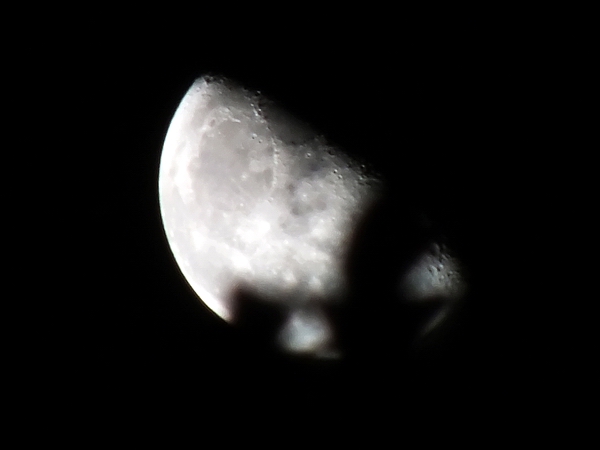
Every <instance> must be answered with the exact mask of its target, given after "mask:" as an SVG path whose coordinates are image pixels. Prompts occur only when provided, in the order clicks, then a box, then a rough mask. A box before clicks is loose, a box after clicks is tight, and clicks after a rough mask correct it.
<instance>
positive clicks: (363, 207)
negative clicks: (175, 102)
mask: <svg viewBox="0 0 600 450" xmlns="http://www.w3.org/2000/svg"><path fill="white" fill-rule="evenodd" d="M381 184H382V183H381V181H380V180H379V179H378V178H377V177H375V176H373V175H371V174H368V173H367V172H366V170H365V169H364V166H361V165H360V164H359V163H358V162H356V161H354V160H352V159H351V158H350V157H349V156H348V155H347V154H346V153H344V152H343V151H341V150H340V149H339V148H337V147H335V146H333V145H331V144H329V143H328V142H327V141H326V140H325V139H324V138H323V137H322V136H319V135H318V134H316V133H315V132H314V131H313V130H312V129H311V128H310V127H309V126H308V125H306V124H304V123H301V122H299V121H298V120H296V119H294V118H293V117H291V116H290V115H289V114H286V113H285V111H283V110H282V109H280V108H279V107H278V106H277V105H276V104H275V103H272V102H270V101H268V99H266V98H264V96H262V95H261V94H259V93H255V92H250V91H248V90H246V89H244V88H243V87H241V86H238V85H236V84H235V83H233V82H231V81H229V80H227V79H222V78H213V77H203V78H200V79H198V80H196V82H195V83H194V84H193V85H192V87H191V88H190V89H189V91H188V92H187V94H186V95H185V96H184V98H183V100H182V101H181V104H180V105H179V108H178V109H177V111H176V113H175V115H174V117H173V119H172V122H171V124H170V127H169V130H168V132H167V135H166V139H165V143H164V148H163V153H162V157H161V163H160V174H159V196H160V207H161V213H162V217H163V223H164V227H165V231H166V235H167V239H168V242H169V244H170V246H171V249H172V252H173V254H174V257H175V259H176V261H177V263H178V265H179V267H180V269H181V271H182V273H183V275H184V276H185V278H186V279H187V281H188V282H189V284H190V285H191V286H192V288H193V289H194V291H195V292H196V293H197V294H198V296H199V297H200V299H201V300H202V301H203V302H204V303H205V304H206V305H207V306H208V307H209V308H210V309H211V310H212V311H214V312H215V313H216V314H217V315H218V316H220V317H221V318H223V319H224V320H226V321H228V322H232V323H235V322H236V320H237V317H236V304H235V302H236V293H237V292H238V290H239V289H240V288H242V289H251V290H252V292H253V294H254V295H255V296H256V297H257V298H260V299H261V301H263V302H265V303H268V304H270V305H272V306H273V307H275V308H279V309H280V310H282V311H283V312H284V314H283V316H284V320H283V322H282V323H281V326H280V329H279V331H278V334H277V335H276V336H275V339H276V340H277V342H278V343H279V346H280V347H281V348H282V349H283V350H285V351H289V352H291V353H299V354H311V355H315V356H323V357H327V356H336V355H339V349H336V348H335V344H334V341H335V339H334V334H335V327H334V325H333V324H331V323H329V322H328V319H327V316H326V314H324V311H323V309H322V308H323V307H324V306H325V305H328V304H332V303H340V302H343V301H344V299H345V298H346V297H347V296H348V289H349V280H347V279H346V278H347V275H346V270H345V263H346V261H347V258H348V252H349V251H350V245H351V240H352V237H353V232H354V231H355V229H356V227H357V225H358V223H359V221H360V220H362V219H363V216H364V214H365V211H367V209H368V208H369V206H371V205H372V204H373V202H375V201H376V200H377V199H378V198H379V197H380V195H381V191H382V189H381ZM436 264H437V265H436ZM458 266H459V263H458V262H457V261H456V260H455V259H453V258H452V257H450V256H448V253H447V252H445V251H444V250H443V249H441V248H439V247H436V248H432V249H431V250H428V251H426V252H424V254H423V257H422V259H420V260H417V261H415V264H414V267H413V268H412V269H411V270H409V271H408V273H406V274H404V276H403V277H402V276H401V275H402V274H399V283H400V290H401V292H402V293H403V295H404V296H405V297H406V299H407V301H419V300H423V299H425V300H426V299H427V298H429V297H431V296H432V295H436V296H438V297H439V295H441V296H442V297H444V296H445V297H447V298H448V300H449V301H454V300H456V299H457V298H459V297H460V296H461V295H462V292H463V287H462V279H461V278H460V277H459V272H458V270H457V268H458ZM432 267H434V269H431V268H432ZM438 267H439V269H437V268H438ZM432 270H433V272H432Z"/></svg>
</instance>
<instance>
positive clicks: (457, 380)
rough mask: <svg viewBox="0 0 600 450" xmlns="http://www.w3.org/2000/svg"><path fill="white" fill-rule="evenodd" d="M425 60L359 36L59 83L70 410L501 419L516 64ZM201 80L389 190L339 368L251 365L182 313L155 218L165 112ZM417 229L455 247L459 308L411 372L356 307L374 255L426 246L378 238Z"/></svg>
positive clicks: (225, 337) (374, 283)
mask: <svg viewBox="0 0 600 450" xmlns="http://www.w3.org/2000/svg"><path fill="white" fill-rule="evenodd" d="M430 44H431V43H424V42H420V43H417V42H416V41H410V42H408V43H407V42H404V43H400V44H398V43H397V42H396V41H390V40H387V38H385V39H382V40H381V41H377V42H372V41H367V40H364V39H362V38H360V37H359V38H356V39H353V40H347V39H342V38H340V39H339V40H336V39H332V40H331V41H327V44H326V45H325V44H323V42H317V43H312V42H306V41H303V42H302V43H300V44H291V43H289V45H287V44H286V46H284V47H281V46H273V47H272V48H270V47H260V50H255V49H253V48H250V47H249V48H248V49H241V50H240V49H239V48H237V49H230V48H228V47H227V46H223V47H220V48H219V49H218V51H214V52H211V53H207V52H206V51H202V49H201V48H200V47H199V48H197V49H195V51H191V52H190V51H186V52H181V51H176V50H175V48H177V47H169V46H163V47H161V46H156V47H154V46H150V48H149V47H148V46H138V45H137V44H132V45H131V47H127V48H125V49H119V51H115V50H114V47H109V48H105V47H104V46H103V45H98V46H97V47H94V49H93V52H92V53H93V57H92V58H89V59H87V58H86V59H85V60H84V61H81V64H80V65H77V70H76V72H75V74H76V75H73V77H74V78H75V79H76V80H75V81H73V83H72V85H71V86H70V87H71V88H72V87H73V86H75V87H76V89H75V90H78V91H79V92H80V93H79V94H77V95H75V96H74V99H73V103H72V107H71V109H70V111H69V113H68V115H67V119H68V118H71V119H72V120H74V121H75V123H77V125H78V127H79V130H80V132H81V136H84V137H85V138H86V140H85V141H82V142H90V145H89V146H87V145H83V146H82V148H81V155H82V156H81V157H80V158H81V159H80V160H79V164H80V165H81V167H84V168H85V170H83V171H81V172H80V173H81V175H80V177H81V179H78V180H77V182H76V186H83V189H79V188H78V187H74V186H71V187H70V188H69V194H68V198H70V199H72V203H70V205H69V208H71V209H72V210H73V212H75V215H76V216H77V223H78V224H79V225H78V226H77V227H76V232H75V234H76V236H77V239H76V240H77V241H78V242H76V245H77V247H78V248H77V250H76V253H75V254H76V256H75V257H74V258H73V266H74V268H73V270H72V272H71V273H70V279H71V280H73V281H72V283H73V284H74V285H75V286H76V289H77V297H78V299H79V301H80V303H79V304H78V306H77V307H75V308H74V310H72V311H70V312H69V317H70V319H69V320H70V322H71V323H72V324H73V325H74V330H76V331H72V332H69V334H68V336H67V340H68V341H69V346H75V347H76V348H77V351H76V352H73V354H71V353H70V354H69V355H70V356H69V358H70V359H71V361H70V364H72V365H74V366H75V367H77V369H76V370H75V371H74V372H72V373H70V374H69V375H65V376H66V378H67V380H66V382H67V384H69V383H73V384H74V385H77V386H78V388H77V389H78V393H79V394H78V396H79V398H80V400H81V401H82V402H83V403H84V404H86V403H92V404H93V403H94V402H106V401H107V399H109V400H110V402H111V404H116V405H122V404H128V405H129V404H135V405H139V404H156V403H158V402H162V401H163V400H167V401H174V402H183V403H186V404H189V405H194V404H206V402H210V403H211V405H213V404H214V405H216V404H219V403H222V404H223V405H226V406H227V407H231V408H240V407H243V405H249V404H253V403H260V404H262V403H268V404H272V403H275V404H278V405H279V408H280V409H279V410H282V411H290V410H293V409H294V408H296V406H297V405H300V406H298V407H302V408H304V407H308V406H307V405H312V406H310V407H311V408H312V409H315V410H317V411H320V413H322V414H329V413H333V412H334V411H335V412H336V413H338V414H339V413H340V412H342V411H345V414H352V413H351V412H348V411H351V410H352V409H350V410H346V409H345V408H346V406H348V405H356V404H359V403H360V404H362V403H366V404H371V405H376V404H379V403H381V402H383V403H398V402H403V404H405V405H411V407H413V406H414V407H416V406H417V405H420V406H419V407H423V408H428V407H429V406H427V405H436V407H439V406H442V407H443V408H450V406H448V405H453V404H456V403H455V402H456V401H457V400H460V401H461V402H468V403H469V404H470V405H471V406H477V407H486V408H487V407H488V406H485V405H489V404H492V403H495V402H500V401H506V398H507V395H508V396H509V395H510V392H512V391H511V389H512V387H511V386H514V383H518V381H515V380H517V379H518V377H517V375H516V374H517V373H518V372H519V364H520V362H521V361H522V359H523V357H524V356H523V354H524V352H523V351H522V350H519V351H517V345H516V344H517V342H519V338H518V336H520V335H521V334H522V330H521V328H519V325H518V324H517V323H515V322H516V321H515V318H514V315H513V314H514V309H513V307H514V301H515V299H514V293H513V298H512V299H511V302H510V303H507V299H506V287H505V286H506V281H507V280H508V278H509V277H508V276H507V275H506V264H507V263H510V260H511V258H513V257H514V255H511V254H508V253H509V252H508V249H507V248H506V247H505V246H504V243H503V237H502V235H501V234H499V232H498V230H499V229H500V228H502V225H501V223H502V222H503V221H505V220H506V217H507V214H506V213H507V211H508V209H509V208H508V206H507V205H506V196H507V193H508V192H507V191H509V190H510V184H509V186H508V187H507V183H506V179H507V178H510V179H513V180H514V179H515V175H514V173H513V172H512V167H511V166H510V161H511V158H513V157H514V155H511V154H510V153H511V151H515V150H514V146H511V145H510V144H511V143H512V142H514V141H515V136H517V135H519V134H520V133H521V129H522V128H523V126H524V125H523V121H522V119H523V116H524V115H526V114H525V113H523V111H526V110H527V108H528V100H527V98H526V97H523V95H522V93H523V91H524V90H526V86H527V85H528V83H529V80H527V77H526V76H523V75H522V74H523V73H524V72H523V69H522V67H523V66H522V61H521V60H520V59H519V58H520V56H518V55H514V54H513V55H506V54H504V52H503V51H502V49H501V48H500V47H499V46H497V44H495V43H493V42H491V41H486V42H474V41H470V43H469V45H465V44H464V43H457V42H453V43H451V44H450V43H447V44H444V43H443V42H436V43H435V45H430ZM283 48H284V49H283ZM206 73H212V74H216V75H225V76H228V77H231V78H233V79H234V80H236V81H238V82H240V83H242V84H243V85H245V86H247V87H249V88H254V89H259V90H261V91H262V92H263V93H265V95H267V96H271V97H272V98H274V99H276V100H278V101H280V102H282V103H283V104H284V105H285V106H286V107H287V108H288V109H290V110H291V111H293V112H295V113H296V114H298V115H300V116H301V117H303V118H305V119H307V120H309V121H310V122H311V123H313V124H314V125H315V126H316V127H317V128H318V129H320V130H322V131H323V132H324V133H325V134H326V135H327V136H328V137H329V138H330V139H331V140H332V141H334V142H337V143H339V144H340V145H342V146H343V147H344V148H345V149H346V150H347V151H349V152H350V153H352V154H354V155H356V156H359V157H363V158H366V159H367V160H368V161H369V162H370V163H372V164H373V166H374V168H375V169H376V170H378V171H379V172H381V173H382V174H383V176H384V179H385V180H386V183H387V185H388V187H389V191H388V195H387V197H386V200H385V202H384V204H383V205H382V206H381V208H380V210H378V211H375V212H373V214H372V215H371V216H369V217H368V218H367V221H366V223H365V225H364V229H363V231H362V233H361V234H359V237H360V238H357V242H356V250H355V253H354V255H355V259H354V260H353V261H349V262H348V263H349V270H351V271H353V272H352V273H353V275H355V277H354V279H355V280H356V281H355V283H356V285H355V286H354V288H355V292H356V297H357V299H355V302H354V303H353V305H354V306H353V309H351V311H350V312H349V313H346V315H345V316H343V317H344V320H345V322H344V323H347V324H348V325H347V328H346V329H345V333H346V334H345V336H346V339H347V345H348V346H349V349H350V354H351V358H350V359H349V360H348V361H345V362H343V363H331V362H325V363H314V362H310V361H297V360H289V359H286V358H284V357H281V356H278V355H276V354H274V353H272V352H270V351H268V349H266V348H261V346H260V345H259V343H260V336H257V333H255V332H253V331H248V330H243V329H236V328H232V327H230V326H228V325H226V324H225V323H223V322H222V321H221V320H220V319H218V318H217V317H216V316H215V315H214V314H213V313H212V312H210V311H209V310H208V309H207V308H206V307H205V306H204V305H203V304H202V303H201V302H200V301H198V299H197V297H196V295H195V294H194V292H193V291H192V290H191V288H190V287H189V286H188V285H187V282H186V281H185V279H184V278H183V276H182V275H181V273H180V272H179V270H178V268H177V266H176V264H175V262H174V259H173V257H172V254H171V253H170V249H169V247H168V243H167V241H166V238H165V235H164V232H163V228H162V223H161V218H160V211H159V206H158V195H157V194H158V192H157V182H158V165H159V158H160V153H161V148H162V143H163V140H164V137H165V133H166V131H167V128H168V125H169V122H170V120H171V117H172V115H173V113H174V112H175V109H176V108H177V106H178V104H179V101H180V100H181V98H182V97H183V95H184V94H185V92H186V91H187V89H188V88H189V86H190V85H191V83H192V82H193V81H194V79H196V78H197V77H198V76H201V75H203V74H206ZM81 80H84V81H83V83H82V81H81ZM66 84H67V85H68V84H69V82H67V83H66ZM515 105H519V106H518V107H517V106H515ZM82 116H83V118H82ZM511 149H513V150H511ZM509 168H510V175H508V173H509ZM419 212H425V213H427V214H428V215H429V216H430V217H433V218H434V219H435V223H436V224H437V225H436V228H435V229H434V230H433V231H431V233H433V234H435V233H438V234H439V233H441V234H444V235H446V236H448V237H449V239H450V240H451V241H452V243H453V244H454V245H455V246H456V248H457V251H458V253H459V254H460V256H461V258H462V259H463V260H464V261H465V264H466V266H467V267H468V271H469V274H470V277H471V281H470V283H471V290H470V292H469V296H468V299H467V302H466V306H465V307H464V308H463V310H462V314H461V316H460V319H459V320H457V321H456V322H455V326H454V327H453V328H451V329H450V330H449V331H448V333H447V334H446V335H444V336H442V337H441V339H439V340H438V341H437V342H435V343H432V344H431V345H428V346H427V348H425V349H423V350H422V351H421V352H417V353H415V352H414V351H412V350H411V349H410V348H409V347H408V337H407V336H405V335H404V334H403V333H405V332H404V330H400V331H399V333H396V332H395V331H396V330H398V329H399V325H398V320H397V317H398V316H397V315H396V313H398V311H395V310H389V311H387V312H386V313H384V314H383V315H378V314H375V313H374V312H373V308H369V306H368V305H369V302H371V301H373V302H380V301H381V302H384V301H385V296H386V295H387V294H388V293H387V290H388V289H390V288H389V286H387V285H386V284H385V283H386V280H388V278H387V277H388V274H387V272H386V267H387V264H388V261H389V259H390V258H391V257H392V256H393V254H390V248H393V247H394V245H396V246H400V247H402V246H404V247H406V248H409V249H412V248H413V246H415V245H417V244H418V243H421V242H424V240H426V239H427V237H428V236H427V235H419V233H418V232H416V231H415V230H414V229H413V228H411V226H412V225H405V224H403V223H402V222H401V221H399V222H396V221H395V220H396V219H395V218H396V217H399V216H398V215H400V216H401V215H402V214H406V215H408V216H410V217H414V216H413V215H414V214H416V213H419ZM402 227H405V228H402ZM398 229H400V230H401V232H400V233H399V232H398V231H397V230H398ZM412 232H415V233H416V234H415V237H414V239H413V237H412V235H411V234H410V233H412ZM407 233H408V234H407ZM394 239H395V240H394ZM392 241H393V242H392ZM388 244H389V245H388ZM499 280H504V281H505V282H504V283H503V282H501V281H499ZM411 317H412V316H411ZM402 321H404V322H402ZM400 322H401V323H402V324H403V326H405V327H408V328H410V327H411V326H413V324H411V323H410V321H407V320H406V319H400ZM398 334H399V335H400V336H398ZM371 350H372V351H371ZM484 399H485V400H484ZM315 405H316V406H315ZM344 405H346V406H344ZM246 407H247V406H246Z"/></svg>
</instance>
